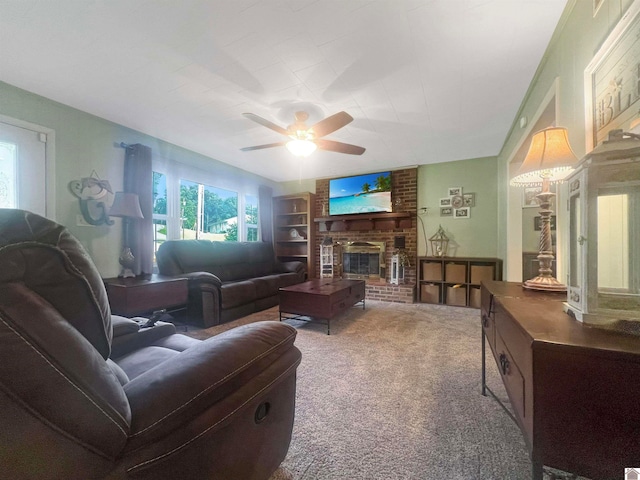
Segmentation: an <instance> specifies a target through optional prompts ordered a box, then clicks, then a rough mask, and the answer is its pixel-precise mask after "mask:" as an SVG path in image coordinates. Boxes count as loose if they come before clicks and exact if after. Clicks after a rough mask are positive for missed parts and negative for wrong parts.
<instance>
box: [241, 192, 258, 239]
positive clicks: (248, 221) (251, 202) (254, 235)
mask: <svg viewBox="0 0 640 480" xmlns="http://www.w3.org/2000/svg"><path fill="white" fill-rule="evenodd" d="M244 212H245V219H244V225H245V229H246V234H245V238H246V239H247V242H257V241H258V197H256V196H255V195H245V197H244Z"/></svg>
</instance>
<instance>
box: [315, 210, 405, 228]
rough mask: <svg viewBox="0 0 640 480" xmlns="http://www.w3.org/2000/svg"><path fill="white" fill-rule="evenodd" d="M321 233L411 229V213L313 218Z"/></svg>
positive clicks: (359, 214)
mask: <svg viewBox="0 0 640 480" xmlns="http://www.w3.org/2000/svg"><path fill="white" fill-rule="evenodd" d="M313 221H314V222H315V223H318V224H319V227H320V231H321V232H346V231H353V232H355V231H367V230H394V229H396V228H411V213H410V212H397V213H395V212H394V213H387V212H383V213H358V214H355V215H331V216H329V217H320V218H314V219H313Z"/></svg>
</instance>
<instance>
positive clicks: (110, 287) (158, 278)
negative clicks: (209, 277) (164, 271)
mask: <svg viewBox="0 0 640 480" xmlns="http://www.w3.org/2000/svg"><path fill="white" fill-rule="evenodd" d="M103 282H104V284H105V287H106V289H107V296H108V297H109V305H110V306H111V311H112V312H113V313H115V314H116V315H123V316H126V317H131V316H134V315H140V314H143V313H149V312H154V311H157V310H168V311H169V310H171V311H177V310H185V309H186V307H187V299H188V287H187V282H188V280H187V279H186V278H175V277H167V276H162V275H155V274H154V275H144V276H141V277H134V278H120V277H114V278H105V279H103Z"/></svg>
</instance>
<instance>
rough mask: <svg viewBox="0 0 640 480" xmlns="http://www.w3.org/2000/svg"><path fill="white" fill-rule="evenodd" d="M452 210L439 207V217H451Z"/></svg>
mask: <svg viewBox="0 0 640 480" xmlns="http://www.w3.org/2000/svg"><path fill="white" fill-rule="evenodd" d="M453 210H454V209H453V208H452V207H440V216H441V217H453Z"/></svg>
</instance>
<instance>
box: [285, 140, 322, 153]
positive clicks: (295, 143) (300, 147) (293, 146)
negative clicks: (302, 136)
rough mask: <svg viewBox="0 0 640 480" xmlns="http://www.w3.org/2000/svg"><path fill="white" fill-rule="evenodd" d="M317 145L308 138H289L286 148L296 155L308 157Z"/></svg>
mask: <svg viewBox="0 0 640 480" xmlns="http://www.w3.org/2000/svg"><path fill="white" fill-rule="evenodd" d="M316 148H318V147H317V145H316V144H315V143H313V142H311V141H309V140H291V141H290V142H287V149H288V150H289V151H290V152H291V153H293V154H294V155H295V156H296V157H308V156H309V155H311V154H312V153H313V152H315V151H316Z"/></svg>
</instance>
